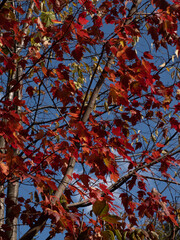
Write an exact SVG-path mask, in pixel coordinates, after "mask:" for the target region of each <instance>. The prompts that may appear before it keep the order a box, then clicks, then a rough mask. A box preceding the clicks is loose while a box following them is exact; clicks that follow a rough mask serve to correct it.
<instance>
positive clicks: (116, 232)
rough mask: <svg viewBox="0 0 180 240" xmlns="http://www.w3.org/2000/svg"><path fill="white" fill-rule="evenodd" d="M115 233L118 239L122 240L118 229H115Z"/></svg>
mask: <svg viewBox="0 0 180 240" xmlns="http://www.w3.org/2000/svg"><path fill="white" fill-rule="evenodd" d="M115 234H116V237H117V239H118V240H122V235H121V233H120V231H119V230H118V229H115Z"/></svg>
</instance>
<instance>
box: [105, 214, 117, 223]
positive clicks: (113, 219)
mask: <svg viewBox="0 0 180 240" xmlns="http://www.w3.org/2000/svg"><path fill="white" fill-rule="evenodd" d="M102 219H103V220H104V221H106V222H109V223H118V222H119V221H120V220H121V218H120V217H118V216H114V215H107V216H104V217H102Z"/></svg>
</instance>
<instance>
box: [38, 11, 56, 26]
mask: <svg viewBox="0 0 180 240" xmlns="http://www.w3.org/2000/svg"><path fill="white" fill-rule="evenodd" d="M52 20H56V17H55V14H54V12H42V13H41V21H42V22H43V23H45V26H46V27H49V26H51V25H52V24H53V22H52Z"/></svg>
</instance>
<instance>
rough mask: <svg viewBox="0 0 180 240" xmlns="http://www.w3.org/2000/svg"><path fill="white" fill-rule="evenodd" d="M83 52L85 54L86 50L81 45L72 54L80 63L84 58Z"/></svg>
mask: <svg viewBox="0 0 180 240" xmlns="http://www.w3.org/2000/svg"><path fill="white" fill-rule="evenodd" d="M83 52H84V48H83V47H82V46H80V45H77V46H76V48H75V49H74V50H73V51H72V53H71V54H72V56H73V57H74V58H75V59H76V60H77V61H78V62H79V61H80V60H81V58H82V57H83Z"/></svg>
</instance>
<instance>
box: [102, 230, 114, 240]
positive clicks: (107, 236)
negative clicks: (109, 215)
mask: <svg viewBox="0 0 180 240" xmlns="http://www.w3.org/2000/svg"><path fill="white" fill-rule="evenodd" d="M102 236H103V240H115V237H114V233H113V232H112V231H110V230H106V231H103V232H102Z"/></svg>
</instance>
